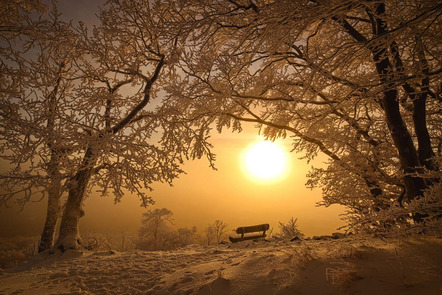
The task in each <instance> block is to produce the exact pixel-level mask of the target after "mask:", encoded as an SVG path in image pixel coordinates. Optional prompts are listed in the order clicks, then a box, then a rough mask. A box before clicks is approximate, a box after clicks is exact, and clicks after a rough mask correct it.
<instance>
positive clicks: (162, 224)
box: [138, 208, 173, 251]
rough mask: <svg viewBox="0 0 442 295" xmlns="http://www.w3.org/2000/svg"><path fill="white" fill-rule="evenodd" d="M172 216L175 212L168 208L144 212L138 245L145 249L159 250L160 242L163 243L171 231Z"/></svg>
mask: <svg viewBox="0 0 442 295" xmlns="http://www.w3.org/2000/svg"><path fill="white" fill-rule="evenodd" d="M172 216H173V212H172V211H170V210H169V209H166V208H161V209H154V210H148V211H147V212H146V213H143V219H142V220H141V223H142V226H141V229H140V232H139V243H138V244H139V246H138V247H139V248H141V249H144V250H154V251H155V250H159V248H158V246H159V244H163V243H164V242H165V240H166V239H167V234H168V233H169V232H171V230H170V229H169V227H168V226H169V225H170V224H172V223H173V217H172ZM150 247H152V249H150Z"/></svg>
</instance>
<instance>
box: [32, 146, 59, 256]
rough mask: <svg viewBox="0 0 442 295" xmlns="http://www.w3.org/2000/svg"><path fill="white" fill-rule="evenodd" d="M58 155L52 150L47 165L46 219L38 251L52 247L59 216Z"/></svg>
mask: <svg viewBox="0 0 442 295" xmlns="http://www.w3.org/2000/svg"><path fill="white" fill-rule="evenodd" d="M58 160H59V157H58V155H57V153H56V152H55V151H54V150H53V151H52V155H51V160H50V162H49V165H48V174H49V177H50V187H49V189H48V206H47V209H46V221H45V225H44V227H43V232H42V234H41V239H40V244H39V245H38V252H39V253H40V252H43V251H45V250H48V249H50V248H52V246H53V243H54V236H55V232H56V227H57V222H58V219H59V217H60V197H61V176H60V171H59V169H58V168H59V167H58Z"/></svg>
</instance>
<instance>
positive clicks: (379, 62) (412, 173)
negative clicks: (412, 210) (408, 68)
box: [370, 3, 426, 200]
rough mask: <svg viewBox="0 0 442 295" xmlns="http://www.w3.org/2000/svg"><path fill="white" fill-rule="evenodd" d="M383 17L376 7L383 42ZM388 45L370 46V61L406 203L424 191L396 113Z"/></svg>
mask: <svg viewBox="0 0 442 295" xmlns="http://www.w3.org/2000/svg"><path fill="white" fill-rule="evenodd" d="M384 14H385V4H384V3H379V4H377V5H376V12H375V14H374V15H375V16H376V17H375V18H374V23H373V34H375V35H377V36H378V37H379V38H382V37H383V36H384V35H385V34H386V33H387V24H386V23H385V21H384V20H383V19H382V18H381V17H382V16H383V15H384ZM386 43H387V42H385V43H382V42H381V43H380V44H379V45H377V46H376V45H375V46H372V47H371V48H370V49H371V51H372V54H373V61H374V62H375V64H376V70H377V73H378V75H379V80H380V81H381V83H382V84H383V85H384V87H385V90H384V92H383V97H382V106H383V108H384V113H385V117H386V121H387V125H388V128H389V130H390V133H391V136H392V138H393V142H394V145H395V147H396V149H397V151H398V153H399V160H400V163H401V167H402V169H403V172H404V184H405V188H406V195H407V199H408V200H412V199H414V198H416V197H419V196H422V194H423V191H424V190H425V188H426V184H425V181H424V179H423V178H422V177H421V176H419V174H420V172H421V171H419V167H420V166H421V165H420V161H419V157H418V154H417V151H416V147H415V146H414V143H413V140H412V138H411V135H410V132H409V131H408V129H407V125H406V123H405V121H404V120H403V118H402V115H401V112H400V109H399V99H398V92H397V89H396V87H397V86H396V85H394V83H393V82H392V79H393V80H394V74H393V72H392V71H393V66H392V64H391V63H390V60H389V58H388V54H387V50H388V49H387V44H386Z"/></svg>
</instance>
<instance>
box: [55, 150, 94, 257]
mask: <svg viewBox="0 0 442 295" xmlns="http://www.w3.org/2000/svg"><path fill="white" fill-rule="evenodd" d="M93 164H94V159H93V154H92V150H91V149H90V148H88V149H87V151H86V153H85V156H84V159H83V163H82V166H81V168H80V169H79V170H78V172H77V174H76V175H75V177H74V178H73V180H72V181H71V183H70V188H69V194H68V199H67V201H66V206H65V208H64V211H63V217H62V219H61V223H60V232H59V235H58V239H57V243H56V244H55V247H54V248H56V249H60V250H61V251H63V252H64V251H66V250H68V249H78V248H79V247H80V244H81V242H80V236H79V230H78V225H79V222H80V218H81V217H83V215H84V211H83V209H82V205H83V200H84V196H85V192H86V188H87V185H88V183H89V180H90V178H91V176H92V170H93Z"/></svg>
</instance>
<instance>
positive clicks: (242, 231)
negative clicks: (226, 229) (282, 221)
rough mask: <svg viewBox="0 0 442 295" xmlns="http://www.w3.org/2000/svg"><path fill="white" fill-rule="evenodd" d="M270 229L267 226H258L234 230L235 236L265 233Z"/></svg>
mask: <svg viewBox="0 0 442 295" xmlns="http://www.w3.org/2000/svg"><path fill="white" fill-rule="evenodd" d="M269 228H270V226H269V224H267V223H266V224H258V225H252V226H241V227H238V228H237V229H236V233H237V234H246V233H254V232H258V231H262V232H265V231H266V230H268V229H269Z"/></svg>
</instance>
